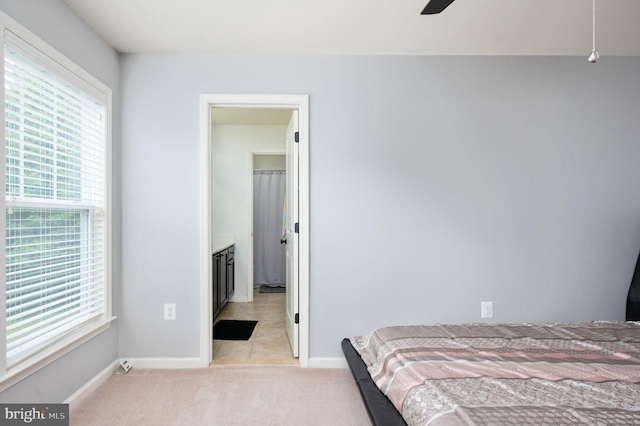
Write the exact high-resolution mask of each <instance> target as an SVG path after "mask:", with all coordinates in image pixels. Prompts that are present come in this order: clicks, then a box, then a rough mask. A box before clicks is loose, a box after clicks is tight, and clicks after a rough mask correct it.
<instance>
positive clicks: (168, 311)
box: [164, 303, 176, 320]
mask: <svg viewBox="0 0 640 426" xmlns="http://www.w3.org/2000/svg"><path fill="white" fill-rule="evenodd" d="M164 319H166V320H174V319H176V304H175V303H165V304H164Z"/></svg>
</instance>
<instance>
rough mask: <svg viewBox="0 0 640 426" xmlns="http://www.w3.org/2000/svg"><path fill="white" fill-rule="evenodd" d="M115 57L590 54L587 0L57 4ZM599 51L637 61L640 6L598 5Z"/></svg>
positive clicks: (634, 2)
mask: <svg viewBox="0 0 640 426" xmlns="http://www.w3.org/2000/svg"><path fill="white" fill-rule="evenodd" d="M65 2H66V3H67V4H68V5H69V6H71V8H73V9H74V10H75V11H76V12H77V13H78V14H79V15H80V16H81V17H83V18H84V19H85V20H86V21H87V22H88V23H89V25H91V26H92V27H93V28H94V29H95V30H96V31H97V32H98V33H99V34H100V35H101V36H102V37H103V38H104V39H105V40H107V42H109V43H110V44H111V45H112V46H113V47H114V48H115V49H116V50H118V51H120V52H213V53H282V54H366V55H584V56H586V55H588V54H589V52H590V51H591V43H592V34H591V29H592V14H591V12H592V0H456V1H454V2H453V4H451V6H449V8H447V9H446V10H445V11H444V12H443V13H442V14H440V15H430V16H422V15H420V12H421V11H422V9H423V8H424V6H425V4H426V3H427V0H322V1H318V0H314V1H311V0H179V1H178V0H173V1H166V0H165V1H159V0H107V1H105V0H65ZM596 15H597V48H598V51H599V52H600V55H601V56H602V57H605V56H607V55H609V56H613V55H630V56H640V0H597V14H596Z"/></svg>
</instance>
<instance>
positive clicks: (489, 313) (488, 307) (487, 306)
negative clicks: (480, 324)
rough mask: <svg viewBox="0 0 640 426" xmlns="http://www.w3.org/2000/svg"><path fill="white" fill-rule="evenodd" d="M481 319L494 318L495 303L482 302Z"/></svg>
mask: <svg viewBox="0 0 640 426" xmlns="http://www.w3.org/2000/svg"><path fill="white" fill-rule="evenodd" d="M480 317H481V318H493V302H480Z"/></svg>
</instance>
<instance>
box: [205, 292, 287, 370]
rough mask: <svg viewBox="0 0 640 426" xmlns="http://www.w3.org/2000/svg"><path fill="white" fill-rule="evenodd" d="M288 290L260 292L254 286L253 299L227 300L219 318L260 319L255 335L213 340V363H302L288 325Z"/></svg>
mask: <svg viewBox="0 0 640 426" xmlns="http://www.w3.org/2000/svg"><path fill="white" fill-rule="evenodd" d="M285 303H286V294H284V293H259V292H258V289H255V290H254V293H253V302H251V303H231V302H230V303H227V305H226V306H225V307H224V309H223V310H222V312H221V313H220V315H218V317H217V318H216V321H219V320H221V319H228V320H257V321H258V324H257V325H256V328H255V329H254V330H253V334H252V335H251V338H250V339H249V340H246V341H238V340H218V339H214V340H213V363H212V365H221V364H226V365H229V364H249V365H251V364H254V365H260V364H278V365H299V363H298V359H297V358H294V357H293V354H292V353H291V346H289V340H288V339H287V332H286V329H285V309H286V307H285Z"/></svg>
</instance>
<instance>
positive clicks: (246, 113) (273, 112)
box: [211, 108, 292, 126]
mask: <svg viewBox="0 0 640 426" xmlns="http://www.w3.org/2000/svg"><path fill="white" fill-rule="evenodd" d="M291 113H292V110H290V109H277V108H211V124H214V125H224V124H227V125H229V124H231V125H246V126H256V125H282V126H286V125H287V124H289V121H290V120H291Z"/></svg>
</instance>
